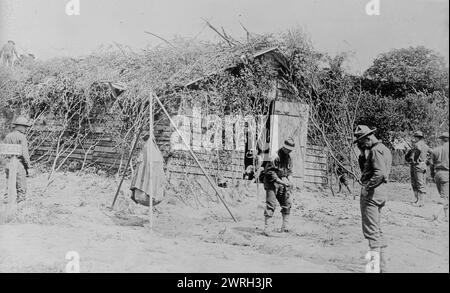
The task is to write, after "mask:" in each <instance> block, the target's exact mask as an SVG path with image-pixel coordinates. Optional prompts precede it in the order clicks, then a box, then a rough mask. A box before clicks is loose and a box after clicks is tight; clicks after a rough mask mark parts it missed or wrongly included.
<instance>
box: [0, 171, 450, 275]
mask: <svg viewBox="0 0 450 293" xmlns="http://www.w3.org/2000/svg"><path fill="white" fill-rule="evenodd" d="M5 184H6V183H5V180H4V178H1V179H0V187H1V188H0V189H1V191H3V190H4V186H5ZM45 184H46V180H45V175H39V176H37V177H35V178H32V179H31V180H30V183H29V186H30V191H29V196H28V199H27V201H25V202H23V203H21V204H20V205H19V208H18V212H17V215H16V217H15V218H14V219H13V220H12V221H10V222H8V223H3V224H1V225H0V272H65V269H66V264H67V260H66V259H65V256H66V253H67V252H68V251H76V252H77V253H78V254H79V256H80V270H81V272H363V271H364V265H365V260H364V255H365V253H366V252H367V242H366V240H365V239H364V238H363V236H362V232H361V224H360V214H359V200H358V198H356V200H354V199H353V196H347V197H345V196H344V195H343V194H341V195H339V196H336V197H333V196H331V194H330V192H329V191H328V190H325V191H317V190H316V191H313V190H301V191H296V192H295V194H294V208H293V211H292V216H291V218H292V219H291V224H292V227H293V230H294V231H293V232H290V233H276V232H275V233H273V237H265V236H263V235H261V229H262V227H263V216H262V215H263V208H264V205H263V196H264V194H263V190H262V188H261V189H260V190H259V192H260V194H259V197H258V198H257V197H256V187H255V186H254V185H251V186H250V187H245V186H241V187H239V188H236V189H221V190H222V192H223V194H224V196H225V198H226V201H227V202H228V204H229V205H230V208H231V210H232V212H233V213H234V214H235V216H236V217H237V218H238V220H239V221H238V222H237V223H234V222H233V220H232V219H231V218H230V216H229V215H228V214H227V212H226V210H225V209H224V207H223V206H222V205H220V204H219V203H215V202H213V201H211V200H208V197H207V196H206V195H204V194H203V195H201V192H200V190H196V191H198V193H199V194H200V195H199V200H198V201H195V200H194V199H193V198H192V197H190V198H189V197H188V196H181V195H180V192H178V193H177V194H175V193H174V192H172V193H171V192H170V191H168V192H167V193H166V195H165V197H164V200H163V202H162V203H161V204H160V205H158V206H157V210H156V211H155V213H154V218H153V219H154V224H153V229H152V230H151V229H150V227H149V222H148V220H149V215H148V208H145V207H142V206H138V205H135V204H134V203H133V202H131V201H130V200H129V199H128V191H127V189H128V186H129V182H125V183H124V186H123V190H122V192H121V194H120V197H119V200H118V202H117V204H116V207H115V209H114V211H110V210H109V209H108V206H110V205H111V202H112V199H113V196H114V192H115V189H116V188H117V185H118V181H117V180H115V179H111V178H104V177H100V176H97V175H93V174H87V175H83V176H75V175H74V174H73V173H67V174H63V173H60V174H58V176H57V178H56V181H55V182H54V183H53V184H52V185H51V186H50V187H49V189H48V190H47V191H46V192H45V193H44V194H42V191H43V189H44V186H45ZM383 190H384V192H387V193H388V194H389V196H390V201H389V202H388V204H387V207H386V208H385V209H384V214H383V219H382V222H383V227H384V232H385V235H386V237H387V240H388V243H389V248H388V250H387V254H388V266H389V267H388V268H389V271H390V272H445V273H448V272H449V236H448V235H449V234H448V233H449V227H448V222H443V221H433V220H432V219H433V214H434V213H435V212H436V211H438V210H440V206H438V205H437V204H436V200H437V192H436V191H435V188H434V186H431V185H430V186H429V193H428V197H427V202H426V203H427V205H426V207H425V208H416V207H414V206H412V205H411V204H409V201H410V200H411V191H410V187H409V185H407V184H397V183H390V184H389V185H386V186H384V187H383ZM275 221H276V226H277V227H278V226H279V225H280V222H281V215H280V214H279V209H278V210H277V213H276V217H275Z"/></svg>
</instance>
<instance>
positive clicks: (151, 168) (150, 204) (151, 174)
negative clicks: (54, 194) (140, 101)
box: [148, 93, 154, 230]
mask: <svg viewBox="0 0 450 293" xmlns="http://www.w3.org/2000/svg"><path fill="white" fill-rule="evenodd" d="M149 110H150V117H149V118H150V119H149V126H150V128H149V135H150V137H149V138H148V139H149V141H150V143H151V144H150V145H149V147H150V146H152V144H153V93H151V94H150V105H149ZM152 152H153V147H150V151H149V153H148V160H149V162H150V178H149V181H150V194H149V205H148V206H149V209H150V210H149V215H150V230H151V229H153V192H154V188H153V161H152Z"/></svg>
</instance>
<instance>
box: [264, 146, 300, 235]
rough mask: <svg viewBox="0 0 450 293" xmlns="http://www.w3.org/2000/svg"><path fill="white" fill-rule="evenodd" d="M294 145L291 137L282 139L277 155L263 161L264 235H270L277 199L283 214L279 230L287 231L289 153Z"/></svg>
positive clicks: (289, 191) (290, 173)
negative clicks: (264, 191)
mask: <svg viewBox="0 0 450 293" xmlns="http://www.w3.org/2000/svg"><path fill="white" fill-rule="evenodd" d="M294 147H295V142H294V140H293V139H292V138H288V139H286V140H285V141H284V145H283V147H281V148H280V149H279V150H278V152H277V156H276V157H275V158H274V159H273V160H271V161H269V162H265V163H266V164H265V166H264V189H265V190H266V209H265V210H264V217H265V222H264V232H263V234H264V235H266V236H270V234H269V232H270V226H271V225H270V224H271V223H270V221H271V219H272V216H273V213H274V211H275V206H276V204H277V201H278V202H279V204H280V206H281V214H282V216H283V224H282V226H281V229H280V230H281V232H288V231H289V228H288V225H289V214H290V211H291V205H292V204H291V192H292V184H291V176H292V159H291V156H290V155H289V154H290V153H291V152H292V150H293V149H294Z"/></svg>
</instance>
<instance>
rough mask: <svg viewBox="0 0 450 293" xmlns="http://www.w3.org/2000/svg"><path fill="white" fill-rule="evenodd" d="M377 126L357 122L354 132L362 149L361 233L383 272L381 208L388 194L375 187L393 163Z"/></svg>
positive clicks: (384, 262) (380, 182)
mask: <svg viewBox="0 0 450 293" xmlns="http://www.w3.org/2000/svg"><path fill="white" fill-rule="evenodd" d="M375 130H376V129H370V128H369V127H367V126H366V125H359V126H358V127H357V128H356V130H355V132H354V136H355V138H356V140H355V141H354V143H357V145H358V148H359V149H360V150H361V154H360V157H359V163H360V167H361V172H362V175H361V183H362V187H361V197H360V208H361V220H362V229H363V234H364V237H365V238H366V239H367V240H368V241H369V248H370V251H369V253H370V255H371V256H372V257H373V258H374V259H379V260H380V262H379V264H378V269H379V271H380V272H386V256H385V247H386V246H387V245H386V242H385V240H384V238H383V233H382V231H381V226H380V218H381V217H380V215H381V210H382V208H383V207H384V205H385V204H386V199H387V195H386V194H385V193H382V192H380V191H379V190H378V187H379V186H380V185H382V184H384V183H386V182H387V180H388V178H389V173H390V170H391V165H392V154H391V151H390V150H389V149H388V148H387V147H386V146H385V145H384V144H383V143H382V142H381V141H380V140H378V139H377V138H376V137H375V135H374V132H375Z"/></svg>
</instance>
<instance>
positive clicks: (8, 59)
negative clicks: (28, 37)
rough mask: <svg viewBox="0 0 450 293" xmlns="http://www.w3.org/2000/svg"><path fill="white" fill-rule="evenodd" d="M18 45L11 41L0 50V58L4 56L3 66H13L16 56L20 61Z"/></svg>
mask: <svg viewBox="0 0 450 293" xmlns="http://www.w3.org/2000/svg"><path fill="white" fill-rule="evenodd" d="M15 45H16V43H14V41H11V40H9V41H8V42H7V43H6V44H5V45H3V47H2V49H1V50H0V57H2V55H3V65H7V66H9V67H12V66H13V58H14V56H13V55H16V58H17V59H19V55H18V54H17V51H16V47H15Z"/></svg>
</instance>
